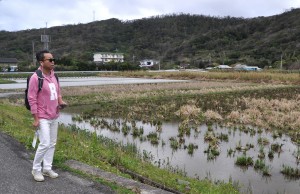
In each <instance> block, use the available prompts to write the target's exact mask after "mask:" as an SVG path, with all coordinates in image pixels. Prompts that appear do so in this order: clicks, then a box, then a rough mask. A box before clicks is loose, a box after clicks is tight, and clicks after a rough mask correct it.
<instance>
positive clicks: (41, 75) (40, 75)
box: [35, 69, 44, 91]
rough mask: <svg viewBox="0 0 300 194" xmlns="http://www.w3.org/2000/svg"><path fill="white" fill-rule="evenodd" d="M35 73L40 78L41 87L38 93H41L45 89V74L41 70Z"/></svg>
mask: <svg viewBox="0 0 300 194" xmlns="http://www.w3.org/2000/svg"><path fill="white" fill-rule="evenodd" d="M35 73H36V74H37V76H38V82H39V83H38V85H39V90H38V91H41V90H42V87H43V82H44V76H43V73H42V71H41V70H40V69H38V70H36V71H35Z"/></svg>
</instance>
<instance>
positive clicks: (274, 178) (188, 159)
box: [60, 113, 300, 193]
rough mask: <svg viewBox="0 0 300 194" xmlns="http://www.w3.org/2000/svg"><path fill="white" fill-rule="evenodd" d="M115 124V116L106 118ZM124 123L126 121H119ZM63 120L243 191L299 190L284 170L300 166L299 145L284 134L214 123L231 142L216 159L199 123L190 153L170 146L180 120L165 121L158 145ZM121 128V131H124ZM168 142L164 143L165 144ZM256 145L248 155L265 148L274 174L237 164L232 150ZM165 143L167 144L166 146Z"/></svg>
mask: <svg viewBox="0 0 300 194" xmlns="http://www.w3.org/2000/svg"><path fill="white" fill-rule="evenodd" d="M105 120H106V121H108V122H110V123H112V122H113V120H112V119H105ZM119 121H120V123H122V122H123V121H122V120H119ZM60 122H61V123H64V124H76V125H77V126H78V127H80V128H82V129H88V130H90V131H93V132H96V133H97V134H98V135H102V136H104V137H108V138H111V139H114V140H116V141H118V142H122V143H124V144H126V143H135V144H136V145H137V147H138V148H139V150H140V152H141V153H143V152H144V153H146V155H147V156H148V157H150V156H151V157H152V162H153V163H154V164H155V165H160V166H161V167H170V166H172V169H179V170H181V171H183V172H185V173H186V174H187V175H188V176H191V177H199V178H200V179H203V178H209V179H211V180H214V181H217V180H220V181H225V182H228V181H229V180H232V181H234V182H237V183H238V184H239V185H240V187H241V189H240V191H241V192H242V193H299V192H300V180H299V179H296V180H291V179H287V178H286V177H285V176H284V175H283V174H281V173H280V171H281V170H282V165H283V164H284V165H287V166H290V167H292V168H298V169H299V165H298V164H297V161H296V158H295V156H294V154H295V152H297V150H298V147H297V146H296V145H295V144H293V143H292V142H291V140H290V138H289V137H288V136H285V135H282V136H281V137H280V138H275V139H274V138H273V137H272V134H271V133H268V132H265V131H262V133H255V134H252V135H251V134H250V133H245V132H241V131H240V130H238V129H237V130H233V129H227V128H225V127H220V126H218V125H214V126H213V131H214V133H215V134H221V133H222V134H227V135H228V142H226V141H220V143H219V150H220V155H219V156H217V157H216V158H215V159H208V157H207V154H206V153H205V150H206V149H207V148H208V143H207V142H205V141H204V135H205V133H206V132H207V130H208V127H207V126H206V125H201V126H198V128H197V129H196V130H191V134H190V136H189V137H185V145H188V144H189V143H193V144H196V145H198V149H195V150H194V153H193V154H192V155H191V154H188V150H187V149H184V148H183V146H181V148H180V149H177V150H174V149H172V148H171V146H170V141H169V139H170V137H177V135H178V124H179V123H177V122H165V123H163V124H162V131H161V132H160V140H159V144H158V145H155V146H154V145H151V143H150V142H149V141H140V139H139V138H134V137H133V136H132V135H131V133H132V132H130V133H129V134H128V135H126V136H125V135H124V134H123V133H122V132H112V131H110V130H109V129H105V128H104V129H101V128H99V127H98V128H97V127H96V128H95V127H93V126H91V125H90V123H88V122H74V121H72V114H71V113H62V114H61V116H60ZM136 126H137V127H138V128H139V127H142V128H143V129H144V133H143V136H147V135H148V134H149V133H151V132H154V131H156V127H155V126H151V125H150V124H143V123H142V122H136ZM120 131H121V130H120ZM259 138H264V139H266V140H268V141H269V144H267V145H265V146H260V145H259V144H258V139H259ZM162 142H164V143H162ZM247 143H248V144H252V145H254V148H252V149H250V150H248V151H247V153H246V154H247V157H252V158H253V161H254V162H255V161H256V160H257V159H258V154H259V152H260V150H261V149H262V148H263V150H264V153H265V155H266V156H265V158H264V161H265V163H266V165H267V166H269V168H270V170H269V172H270V174H271V176H263V175H262V173H261V172H260V171H257V170H255V169H254V168H253V166H250V167H248V168H242V167H240V166H237V165H235V161H236V158H237V157H239V156H242V155H243V153H242V152H239V151H235V152H234V153H233V154H231V155H230V156H229V155H228V150H229V149H232V150H235V148H236V147H237V145H238V144H241V145H242V146H245V145H246V144H247ZM274 143H277V144H279V145H281V144H282V151H281V152H280V153H275V154H274V158H273V159H269V158H268V152H269V150H270V147H271V144H274ZM163 144H164V145H163Z"/></svg>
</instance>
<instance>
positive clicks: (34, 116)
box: [32, 114, 40, 130]
mask: <svg viewBox="0 0 300 194" xmlns="http://www.w3.org/2000/svg"><path fill="white" fill-rule="evenodd" d="M33 119H34V121H33V123H32V126H33V127H34V130H35V129H36V128H37V127H38V126H39V125H40V120H39V118H38V116H37V114H35V115H33Z"/></svg>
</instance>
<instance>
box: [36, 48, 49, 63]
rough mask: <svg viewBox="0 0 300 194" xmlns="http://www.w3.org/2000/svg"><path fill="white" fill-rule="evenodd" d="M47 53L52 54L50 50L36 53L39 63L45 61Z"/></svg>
mask: <svg viewBox="0 0 300 194" xmlns="http://www.w3.org/2000/svg"><path fill="white" fill-rule="evenodd" d="M45 53H50V51H48V50H42V51H39V52H37V53H36V55H35V57H36V60H37V61H43V60H44V58H45V55H44V54H45Z"/></svg>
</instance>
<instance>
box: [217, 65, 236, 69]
mask: <svg viewBox="0 0 300 194" xmlns="http://www.w3.org/2000/svg"><path fill="white" fill-rule="evenodd" d="M215 68H216V69H232V67H230V66H228V65H218V66H216V67H215Z"/></svg>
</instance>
